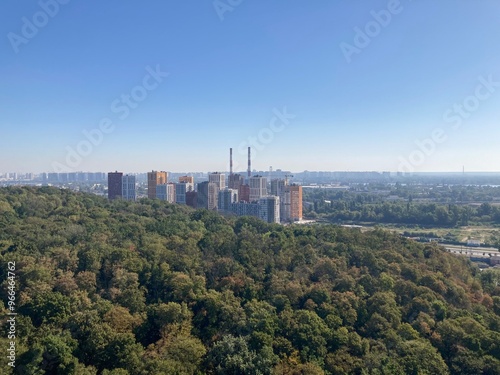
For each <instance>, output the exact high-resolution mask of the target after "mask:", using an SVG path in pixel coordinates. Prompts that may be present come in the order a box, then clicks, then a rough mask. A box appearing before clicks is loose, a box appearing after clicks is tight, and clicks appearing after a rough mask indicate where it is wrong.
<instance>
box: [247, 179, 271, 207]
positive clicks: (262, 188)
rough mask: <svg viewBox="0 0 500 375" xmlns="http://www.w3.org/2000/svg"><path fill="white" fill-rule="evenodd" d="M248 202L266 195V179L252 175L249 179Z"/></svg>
mask: <svg viewBox="0 0 500 375" xmlns="http://www.w3.org/2000/svg"><path fill="white" fill-rule="evenodd" d="M249 186H250V202H254V201H258V200H259V199H260V198H262V197H265V196H267V179H266V178H265V177H262V176H253V177H250V180H249Z"/></svg>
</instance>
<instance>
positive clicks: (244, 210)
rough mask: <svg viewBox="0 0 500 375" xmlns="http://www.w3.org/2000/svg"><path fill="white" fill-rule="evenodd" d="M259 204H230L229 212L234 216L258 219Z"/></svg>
mask: <svg viewBox="0 0 500 375" xmlns="http://www.w3.org/2000/svg"><path fill="white" fill-rule="evenodd" d="M259 210H260V207H259V204H258V203H257V202H253V203H248V202H238V203H231V212H232V213H233V214H235V215H236V216H253V217H259Z"/></svg>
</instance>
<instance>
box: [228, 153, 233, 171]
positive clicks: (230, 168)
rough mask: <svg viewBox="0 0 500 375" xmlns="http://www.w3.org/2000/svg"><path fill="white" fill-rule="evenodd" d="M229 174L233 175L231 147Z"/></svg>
mask: <svg viewBox="0 0 500 375" xmlns="http://www.w3.org/2000/svg"><path fill="white" fill-rule="evenodd" d="M229 175H230V176H232V175H233V149H232V148H230V149H229Z"/></svg>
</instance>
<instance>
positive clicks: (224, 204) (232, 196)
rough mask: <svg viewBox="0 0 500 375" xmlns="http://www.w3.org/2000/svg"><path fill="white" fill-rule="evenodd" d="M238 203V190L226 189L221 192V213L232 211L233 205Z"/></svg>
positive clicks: (218, 203) (218, 204) (219, 206)
mask: <svg viewBox="0 0 500 375" xmlns="http://www.w3.org/2000/svg"><path fill="white" fill-rule="evenodd" d="M232 203H238V190H236V189H224V190H221V191H219V198H218V202H217V207H218V209H219V210H221V211H231V204H232Z"/></svg>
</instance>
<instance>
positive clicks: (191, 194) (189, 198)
mask: <svg viewBox="0 0 500 375" xmlns="http://www.w3.org/2000/svg"><path fill="white" fill-rule="evenodd" d="M186 205H188V206H189V207H193V208H198V193H197V192H196V191H188V192H187V193H186Z"/></svg>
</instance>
